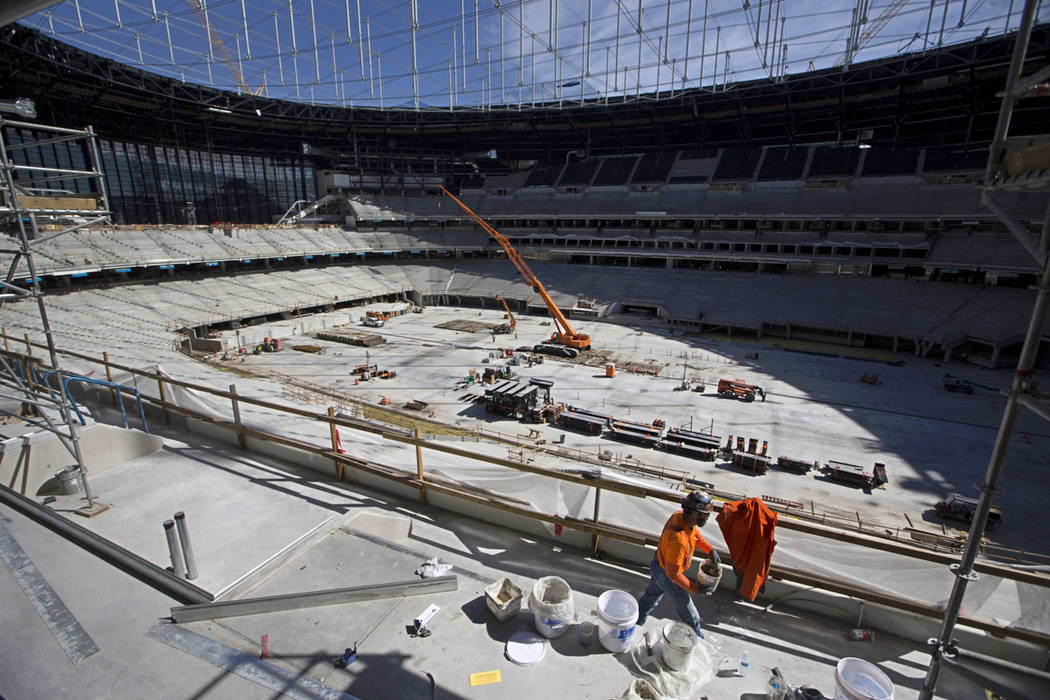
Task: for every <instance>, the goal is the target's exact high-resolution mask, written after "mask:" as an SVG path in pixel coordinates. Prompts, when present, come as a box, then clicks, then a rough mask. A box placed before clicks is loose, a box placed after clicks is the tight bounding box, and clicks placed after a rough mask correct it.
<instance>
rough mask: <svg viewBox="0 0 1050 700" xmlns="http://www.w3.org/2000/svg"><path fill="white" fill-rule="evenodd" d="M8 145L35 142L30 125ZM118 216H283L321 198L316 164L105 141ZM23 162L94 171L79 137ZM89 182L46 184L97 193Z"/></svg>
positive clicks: (244, 220)
mask: <svg viewBox="0 0 1050 700" xmlns="http://www.w3.org/2000/svg"><path fill="white" fill-rule="evenodd" d="M4 138H5V140H6V141H7V143H9V144H20V143H23V142H24V141H25V140H35V139H34V137H33V135H32V134H31V133H29V132H27V131H26V130H24V129H15V128H11V127H8V128H6V129H5V130H4ZM98 149H99V158H100V159H101V161H102V171H103V173H104V174H105V177H106V189H107V194H108V195H109V204H110V207H111V208H112V210H113V222H114V223H117V224H208V223H213V222H221V221H232V222H234V223H238V224H265V223H273V222H274V221H276V220H277V219H278V218H279V217H280V216H281V215H282V214H283V213H284V212H285V211H287V210H288V208H289V207H291V206H292V204H293V203H294V202H295V201H297V200H300V199H302V200H306V201H307V202H312V201H314V200H315V199H317V182H316V177H315V174H314V167H313V164H312V163H311V162H310V161H309V160H308V159H306V158H293V159H277V158H270V157H266V156H254V155H239V154H232V153H214V152H209V151H200V150H191V149H184V148H172V147H168V146H151V145H146V144H141V143H127V142H123V141H114V140H111V139H103V138H100V139H98ZM11 156H12V159H13V160H14V161H15V162H16V163H19V164H22V165H45V166H50V167H59V168H69V169H74V170H80V169H87V168H88V167H89V163H90V162H91V160H90V156H89V154H88V153H86V152H85V148H84V146H83V144H82V143H80V142H59V143H48V144H43V145H37V146H32V147H29V148H23V149H16V150H14V151H12V152H11ZM92 184H93V183H92V182H91V181H90V180H68V181H65V180H63V181H56V182H51V183H47V184H46V185H41V187H47V188H49V189H51V190H54V191H62V192H67V193H74V194H86V193H90V192H91V188H92Z"/></svg>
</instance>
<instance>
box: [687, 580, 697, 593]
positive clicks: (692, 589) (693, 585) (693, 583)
mask: <svg viewBox="0 0 1050 700" xmlns="http://www.w3.org/2000/svg"><path fill="white" fill-rule="evenodd" d="M689 592H690V593H699V592H700V582H699V581H690V582H689Z"/></svg>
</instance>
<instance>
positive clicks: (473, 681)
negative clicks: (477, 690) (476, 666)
mask: <svg viewBox="0 0 1050 700" xmlns="http://www.w3.org/2000/svg"><path fill="white" fill-rule="evenodd" d="M502 680H503V678H502V677H501V676H500V675H499V669H496V670H495V671H482V672H481V673H472V674H470V687H472V688H473V687H474V686H476V685H488V684H489V683H499V682H500V681H502Z"/></svg>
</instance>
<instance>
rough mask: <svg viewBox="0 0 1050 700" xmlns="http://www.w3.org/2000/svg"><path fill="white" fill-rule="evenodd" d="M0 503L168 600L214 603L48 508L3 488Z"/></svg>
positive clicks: (208, 595) (135, 555)
mask: <svg viewBox="0 0 1050 700" xmlns="http://www.w3.org/2000/svg"><path fill="white" fill-rule="evenodd" d="M0 502H3V503H4V505H7V506H9V507H10V508H12V509H14V510H17V511H18V512H19V513H21V514H22V515H24V516H26V517H27V518H30V519H31V520H33V521H34V522H36V523H38V524H40V525H43V526H44V527H46V528H47V529H49V530H51V531H52V532H54V533H57V534H59V535H61V536H62V537H65V538H66V539H67V540H69V541H70V542H72V543H73V544H75V545H77V546H78V547H80V548H81V549H83V550H85V551H86V552H89V553H91V554H93V555H95V556H96V557H98V558H99V559H101V560H103V561H105V562H106V563H108V564H112V565H113V566H115V567H117V568H118V569H120V570H121V571H123V572H125V573H127V574H130V575H131V576H134V577H135V578H137V579H138V580H139V581H142V582H143V583H145V584H146V585H148V586H150V587H151V588H154V589H155V590H158V591H160V592H161V593H163V594H165V595H168V596H171V597H172V598H174V599H175V600H177V601H179V602H181V603H183V604H187V605H189V604H200V603H210V602H211V601H212V600H214V597H213V596H212V595H211V594H210V593H208V592H207V591H205V590H204V589H202V588H198V587H197V586H194V585H193V584H192V583H188V582H187V581H185V580H181V579H178V578H176V577H175V576H173V575H172V574H171V573H169V572H167V571H165V570H164V569H162V568H161V567H159V566H157V565H156V564H154V563H152V562H150V561H147V560H146V559H143V558H142V557H140V556H138V555H137V554H134V553H132V552H129V551H128V550H126V549H124V548H123V547H121V546H120V545H118V544H114V543H113V542H110V541H109V540H107V539H105V538H103V537H100V536H99V535H97V534H95V533H94V532H92V531H91V530H88V529H87V528H85V527H83V526H81V525H78V524H76V523H74V522H73V521H71V520H67V519H66V518H64V517H62V516H61V515H58V514H57V513H55V512H54V511H53V510H51V509H50V508H47V507H45V506H42V505H40V504H38V503H36V502H34V501H33V500H31V499H29V498H26V497H25V496H23V495H22V494H20V493H16V492H15V491H12V490H11V489H9V488H7V487H3V486H0Z"/></svg>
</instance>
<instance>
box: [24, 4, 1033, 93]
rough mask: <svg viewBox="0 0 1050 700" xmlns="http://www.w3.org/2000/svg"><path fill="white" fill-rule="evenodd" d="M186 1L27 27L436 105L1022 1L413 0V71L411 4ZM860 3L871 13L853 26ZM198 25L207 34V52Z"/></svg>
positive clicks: (726, 64) (882, 44) (127, 55)
mask: <svg viewBox="0 0 1050 700" xmlns="http://www.w3.org/2000/svg"><path fill="white" fill-rule="evenodd" d="M191 2H192V3H193V4H194V5H197V4H198V2H199V0H177V1H176V0H77V1H76V2H74V1H73V0H69V1H67V2H62V3H59V4H57V5H54V6H52V7H51V8H49V9H48V10H47V11H45V12H40V13H37V14H35V15H32V16H30V17H28V18H26V19H25V20H23V23H24V24H27V25H30V26H33V27H36V28H38V29H40V30H42V31H44V32H45V33H48V34H51V35H52V36H54V37H55V38H57V39H59V40H62V41H65V42H68V43H71V44H74V45H76V46H79V47H81V48H84V49H86V50H89V51H91V52H93V53H97V54H100V55H104V56H107V57H110V58H114V59H117V60H120V61H122V62H124V63H128V64H130V65H134V66H137V67H141V68H143V69H145V70H149V71H153V72H157V73H161V74H164V75H168V76H171V77H174V78H179V79H184V80H186V81H190V82H196V83H202V84H205V85H213V86H215V87H218V88H221V89H226V90H232V91H238V90H242V91H243V90H245V89H246V90H248V91H250V92H255V93H258V94H266V95H268V96H270V97H278V98H283V99H292V100H299V101H304V102H315V103H326V104H342V105H351V104H353V105H356V106H361V105H367V106H376V107H378V106H380V105H382V106H385V107H391V106H414V105H416V104H417V103H418V105H419V106H420V107H421V108H432V109H448V108H449V106H450V104H451V105H452V106H453V107H460V108H478V107H483V106H484V105H489V104H496V105H500V104H505V105H512V106H514V107H517V105H518V104H519V101H520V102H521V103H523V104H529V103H531V102H532V101H534V100H535V101H550V100H561V101H562V102H563V104H565V105H567V106H572V105H573V104H578V103H579V102H580V100H581V99H594V98H596V97H602V98H604V97H606V96H608V97H609V99H622V97H623V96H624V95H627V96H634V95H637V94H642V95H644V94H646V93H652V92H653V91H655V90H656V89H657V87H659V89H660V90H662V91H668V90H670V89H671V88H672V87H673V88H674V89H675V90H679V89H681V88H683V87H697V86H703V87H707V88H713V89H722V88H723V86H724V84H725V83H728V84H729V87H730V88H731V86H732V84H733V83H734V82H739V81H743V80H750V79H754V78H760V77H767V78H769V77H773V78H776V77H777V76H779V75H781V74H784V73H788V74H794V73H799V72H804V71H806V70H808V69H809V68H810V66H811V63H812V67H814V68H826V67H830V66H833V65H836V63H837V62H841V61H842V60H843V59H844V57H845V52H846V47H847V41H848V39H849V37H850V36H851V35H852V36H853V37H854V39H855V41H856V42H857V43H861V44H862V48H861V49H860V50H859V51H858V52H857V53H856V56H855V57H854V59H853V60H855V61H863V60H867V59H871V58H877V57H880V56H887V55H895V54H898V53H902V52H905V51H921V50H923V49H924V48H933V47H936V46H937V45H938V44H950V43H957V42H960V41H967V40H970V39H973V38H975V37H977V36H980V35H981V34H983V33H985V32H987V33H989V34H992V35H994V34H1000V33H1003V32H1004V31H1006V29H1007V27H1009V28H1010V29H1011V30H1012V29H1015V28H1016V27H1017V24H1018V22H1019V15H1020V11H1021V7H1022V5H1023V0H1016V2H1012V1H1011V0H934V1H933V2H932V4H931V2H930V1H929V0H824V1H820V0H748V1H747V2H742V1H741V0H737V1H735V2H733V1H730V0H643V1H642V2H639V1H638V0H633V1H632V0H511V1H505V0H499V1H497V0H418V6H417V19H416V31H415V42H414V43H415V49H416V62H415V65H416V74H415V76H413V72H412V65H413V62H412V46H413V38H412V31H411V26H412V20H411V3H410V2H409V0H205V2H204V4H205V5H206V10H205V9H200V8H198V9H197V11H194V10H193V9H191V7H190V3H191ZM1043 4H1046V3H1043ZM475 7H476V8H477V9H476V12H475ZM931 7H932V10H931ZM639 8H641V22H640V25H639ZM705 10H706V12H705ZM964 10H965V14H964ZM858 11H859V12H858ZM705 14H706V21H705ZM857 14H861V15H862V16H864V17H866V19H867V22H866V23H861V24H860V26H859V29H857V30H855V31H851V26H852V20H853V17H855V16H856V15H857ZM1040 15H1041V19H1043V20H1045V19H1046V18H1047V17H1050V8H1047V7H1041V8H1040ZM554 16H556V17H557V20H556V21H552V17H554ZM588 20H589V21H588ZM205 27H208V28H209V29H210V30H211V33H212V36H213V37H215V38H217V39H218V41H213V42H212V46H211V50H210V51H209V45H208V41H207V40H206V36H207V33H206V29H205ZM639 27H640V29H641V31H640V32H639ZM705 28H706V31H705ZM246 30H247V31H246ZM876 30H878V31H876ZM293 32H294V33H293ZM169 36H170V42H169ZM774 36H778V37H780V39H779V40H776V41H774V40H773V37H774ZM369 39H370V40H369ZM756 44H757V46H756ZM716 71H717V73H716ZM237 73H240V74H241V75H242V77H243V86H244V87H241V86H240V85H239V84H238V81H237V80H236V79H235V77H234V75H235V74H237ZM380 76H382V77H381V78H380ZM414 86H415V87H414Z"/></svg>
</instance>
